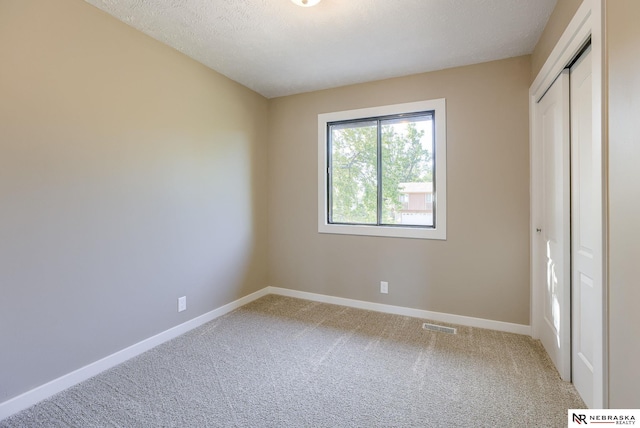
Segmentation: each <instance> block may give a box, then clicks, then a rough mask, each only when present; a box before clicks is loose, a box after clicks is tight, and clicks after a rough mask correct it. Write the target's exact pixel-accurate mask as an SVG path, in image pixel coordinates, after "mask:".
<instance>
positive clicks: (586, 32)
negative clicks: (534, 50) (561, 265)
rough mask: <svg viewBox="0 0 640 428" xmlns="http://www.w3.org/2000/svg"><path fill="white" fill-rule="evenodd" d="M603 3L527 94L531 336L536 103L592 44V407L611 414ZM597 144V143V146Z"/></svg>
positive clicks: (584, 9) (595, 3) (566, 37)
mask: <svg viewBox="0 0 640 428" xmlns="http://www.w3.org/2000/svg"><path fill="white" fill-rule="evenodd" d="M604 3H605V0H584V1H583V3H582V5H581V6H580V7H579V8H578V10H577V12H576V14H575V15H574V17H573V19H572V20H571V22H570V23H569V25H568V26H567V28H566V29H565V31H564V33H563V34H562V36H561V37H560V40H559V41H558V43H557V44H556V46H555V48H554V49H553V51H552V52H551V54H550V55H549V57H548V58H547V61H546V62H545V64H544V66H543V67H542V69H541V70H540V72H539V73H538V75H537V77H536V79H535V80H534V82H533V84H532V85H531V87H530V89H529V124H530V126H529V130H530V134H529V155H530V189H529V191H530V201H531V207H530V210H531V211H530V225H529V226H530V228H529V230H530V237H529V239H530V241H529V242H530V266H531V268H530V288H531V308H530V311H531V312H530V319H531V335H532V336H533V337H534V338H539V335H540V328H541V325H542V324H541V322H543V321H542V315H541V314H542V298H543V289H542V285H543V282H542V281H541V278H540V273H539V272H536V269H534V267H535V266H539V265H540V262H541V260H540V254H541V253H540V248H539V243H538V239H536V229H539V228H541V226H540V225H541V224H542V222H541V218H542V217H541V216H542V213H541V212H540V206H541V189H540V186H539V184H540V180H539V179H538V177H539V174H540V170H539V168H540V165H541V159H540V153H539V151H540V150H539V149H540V136H539V135H538V131H537V130H536V129H535V126H533V125H534V124H535V123H536V122H537V117H536V109H535V105H536V103H537V102H538V101H539V100H540V99H541V98H542V96H543V95H544V94H545V92H546V91H547V89H548V88H549V87H550V86H551V84H552V83H553V82H554V80H555V79H556V77H557V76H558V75H559V74H560V73H561V72H562V70H563V69H564V68H565V67H566V66H567V65H568V64H569V63H570V62H571V61H572V60H573V59H574V58H576V57H577V55H578V54H579V53H580V51H581V49H582V48H583V46H584V45H585V44H586V43H587V41H588V40H589V39H591V49H592V56H593V62H592V79H593V93H592V96H593V111H592V114H593V134H592V135H593V138H594V143H597V144H599V145H600V146H601V152H600V155H601V159H600V165H601V168H600V171H599V174H600V178H601V180H600V182H601V183H600V184H601V186H600V189H599V190H600V194H599V195H594V197H595V198H596V199H597V200H599V201H601V206H602V211H601V212H600V223H601V230H602V239H601V252H600V255H601V257H600V260H598V265H599V267H600V269H599V272H598V279H600V281H599V282H600V283H599V287H598V289H597V294H598V295H599V296H601V298H602V305H601V306H599V307H598V308H597V312H598V313H596V314H593V316H594V317H595V318H596V319H598V320H600V322H599V323H597V324H598V325H597V329H598V331H597V332H596V333H595V335H596V342H597V343H599V344H601V347H600V349H598V350H596V353H595V357H594V372H595V379H594V383H595V385H594V407H595V408H608V401H609V400H608V337H607V329H608V323H607V320H608V313H607V307H608V301H607V290H608V282H607V277H608V275H607V269H606V267H607V242H608V241H607V227H606V225H607V208H606V207H607V204H606V201H607V194H606V185H607V182H606V164H605V160H606V153H607V136H606V134H605V131H606V114H607V111H606V103H605V101H606V91H605V83H606V80H605V77H606V68H605V65H606V61H605V55H606V52H605V43H604V40H603V38H604V22H605V4H604ZM596 139H597V140H596Z"/></svg>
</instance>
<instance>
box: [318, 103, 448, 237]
mask: <svg viewBox="0 0 640 428" xmlns="http://www.w3.org/2000/svg"><path fill="white" fill-rule="evenodd" d="M318 231H319V232H321V233H339V234H354V235H373V236H395V237H406V238H423V239H446V118H445V100H444V99H438V100H431V101H422V102H416V103H408V104H399V105H393V106H384V107H374V108H366V109H360V110H350V111H343V112H335V113H326V114H320V115H318Z"/></svg>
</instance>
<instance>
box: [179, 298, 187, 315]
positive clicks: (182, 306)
mask: <svg viewBox="0 0 640 428" xmlns="http://www.w3.org/2000/svg"><path fill="white" fill-rule="evenodd" d="M186 310H187V296H182V297H179V298H178V312H182V311H186Z"/></svg>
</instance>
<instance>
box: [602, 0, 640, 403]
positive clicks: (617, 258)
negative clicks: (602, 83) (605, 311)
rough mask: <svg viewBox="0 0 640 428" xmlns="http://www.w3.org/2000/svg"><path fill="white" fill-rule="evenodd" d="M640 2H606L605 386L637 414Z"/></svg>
mask: <svg viewBox="0 0 640 428" xmlns="http://www.w3.org/2000/svg"><path fill="white" fill-rule="evenodd" d="M638 18H640V2H639V1H638V0H612V1H611V0H610V1H607V29H608V30H607V48H608V56H609V64H608V71H609V79H608V89H609V346H610V349H609V376H610V379H609V384H610V405H611V407H612V408H632V409H638V408H640V368H639V367H638V361H640V311H639V310H638V303H639V302H640V280H639V278H640V265H639V264H638V260H639V259H640V223H639V220H640V185H639V184H638V183H640V169H639V168H638V164H639V163H640V122H638V118H639V117H640V26H639V25H638Z"/></svg>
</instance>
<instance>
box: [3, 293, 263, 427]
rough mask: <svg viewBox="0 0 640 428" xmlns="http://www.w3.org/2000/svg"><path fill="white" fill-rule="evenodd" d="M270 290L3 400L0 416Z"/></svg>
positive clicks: (85, 378)
mask: <svg viewBox="0 0 640 428" xmlns="http://www.w3.org/2000/svg"><path fill="white" fill-rule="evenodd" d="M268 293H269V292H268V287H267V288H263V289H262V290H258V291H256V292H255V293H252V294H249V295H248V296H245V297H242V298H240V299H238V300H235V301H233V302H231V303H228V304H226V305H224V306H221V307H219V308H217V309H214V310H212V311H211V312H207V313H206V314H203V315H200V316H199V317H196V318H193V319H191V320H189V321H187V322H185V323H182V324H180V325H177V326H175V327H173V328H170V329H169V330H165V331H163V332H162V333H158V334H156V335H155V336H152V337H150V338H148V339H145V340H143V341H141V342H138V343H136V344H134V345H131V346H129V347H128V348H125V349H123V350H121V351H118V352H116V353H114V354H111V355H109V356H107V357H104V358H102V359H100V360H98V361H95V362H93V363H91V364H88V365H86V366H84V367H82V368H79V369H78V370H75V371H73V372H71V373H68V374H66V375H64V376H61V377H59V378H57V379H54V380H52V381H50V382H47V383H45V384H44V385H41V386H39V387H37V388H34V389H32V390H30V391H27V392H25V393H23V394H21V395H18V396H16V397H14V398H11V399H9V400H7V401H4V402H2V403H0V420H2V419H5V418H8V417H9V416H11V415H13V414H15V413H18V412H19V411H21V410H24V409H26V408H28V407H31V406H32V405H34V404H36V403H38V402H40V401H42V400H44V399H46V398H49V397H51V396H53V395H55V394H57V393H58V392H61V391H64V390H65V389H67V388H70V387H72V386H73V385H76V384H78V383H80V382H82V381H84V380H87V379H89V378H91V377H93V376H95V375H97V374H99V373H101V372H103V371H105V370H107V369H110V368H111V367H114V366H117V365H118V364H121V363H123V362H125V361H127V360H129V359H131V358H133V357H135V356H137V355H140V354H142V353H143V352H146V351H148V350H150V349H151V348H154V347H156V346H158V345H160V344H162V343H164V342H167V341H169V340H171V339H173V338H175V337H178V336H180V335H181V334H184V333H186V332H188V331H189V330H193V329H194V328H196V327H199V326H201V325H203V324H205V323H207V322H209V321H212V320H214V319H216V318H218V317H221V316H222V315H225V314H227V313H229V312H231V311H233V310H234V309H237V308H239V307H241V306H244V305H246V304H247V303H250V302H252V301H254V300H256V299H259V298H260V297H263V296H265V295H267V294H268Z"/></svg>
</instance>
